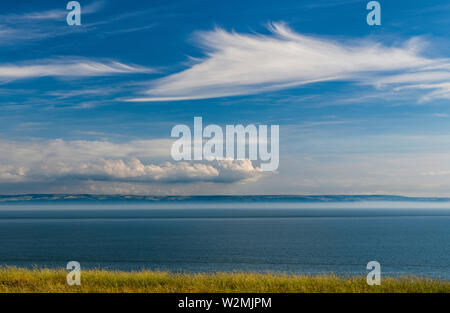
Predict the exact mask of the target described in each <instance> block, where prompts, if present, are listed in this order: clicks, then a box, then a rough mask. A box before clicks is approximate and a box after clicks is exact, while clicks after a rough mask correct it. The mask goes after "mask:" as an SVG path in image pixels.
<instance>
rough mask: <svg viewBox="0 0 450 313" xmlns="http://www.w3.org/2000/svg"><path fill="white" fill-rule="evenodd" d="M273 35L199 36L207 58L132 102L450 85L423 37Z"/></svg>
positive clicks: (280, 28) (281, 28)
mask: <svg viewBox="0 0 450 313" xmlns="http://www.w3.org/2000/svg"><path fill="white" fill-rule="evenodd" d="M270 30H271V32H272V35H260V34H239V33H236V32H227V31H225V30H222V29H219V28H216V29H215V30H213V31H210V32H202V33H199V35H198V41H199V43H200V45H201V46H202V47H203V48H204V51H205V54H206V57H205V58H202V59H199V60H195V59H193V60H192V62H193V65H191V66H190V67H189V68H188V69H186V70H184V71H182V72H179V73H175V74H171V75H169V76H166V77H163V78H161V79H159V80H156V81H154V82H153V83H152V84H151V86H150V88H149V89H147V90H146V91H145V95H144V96H142V97H138V98H133V99H128V100H127V101H136V102H147V101H176V100H188V99H206V98H217V97H227V96H237V95H248V94H256V93H261V92H266V91H274V90H281V89H287V88H291V87H294V86H300V85H306V84H312V83H316V82H325V81H350V82H356V83H362V84H371V85H373V86H377V87H380V86H391V85H393V83H394V82H395V80H396V79H399V78H401V77H399V75H410V78H409V80H405V81H404V82H402V86H405V85H407V84H409V83H410V82H411V81H412V80H414V81H415V82H416V83H417V82H418V81H419V82H422V83H424V82H427V81H429V80H430V79H433V81H440V82H442V81H449V75H450V70H449V68H450V60H449V59H445V58H441V59H431V58H427V57H424V56H422V55H421V51H422V50H423V48H424V46H425V43H424V42H423V41H421V40H419V39H418V38H412V39H411V40H408V41H406V42H405V43H404V44H402V45H400V46H386V45H383V44H380V43H375V42H371V41H368V40H352V41H340V42H338V41H335V40H331V39H326V38H320V37H315V36H307V35H302V34H299V33H296V32H294V31H293V30H291V29H290V28H288V27H287V26H286V25H284V24H282V23H274V24H271V25H270ZM389 80H392V81H389ZM396 87H398V86H396ZM430 96H431V97H433V94H430ZM435 96H438V95H435Z"/></svg>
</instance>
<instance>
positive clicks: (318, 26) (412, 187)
mask: <svg viewBox="0 0 450 313" xmlns="http://www.w3.org/2000/svg"><path fill="white" fill-rule="evenodd" d="M79 2H80V4H81V7H82V16H81V20H82V25H81V26H68V25H67V23H66V14H67V13H68V11H66V10H65V7H66V4H67V1H40V2H37V1H20V2H19V3H16V2H14V3H13V4H12V2H5V1H3V2H2V3H0V45H1V47H2V48H1V49H0V60H1V62H0V131H1V133H0V134H1V135H0V153H1V156H0V193H3V194H11V193H47V192H49V193H80V192H83V193H85V192H92V193H140V194H142V193H145V194H272V193H276V194H374V193H383V194H405V195H446V196H449V193H448V187H449V185H450V161H449V158H448V156H449V152H450V149H449V147H450V145H449V143H450V124H449V122H450V108H449V101H450V60H449V59H448V58H449V55H450V44H449V43H450V42H449V38H450V36H449V33H450V24H449V23H450V22H449V15H450V14H449V12H450V5H449V4H448V3H446V2H445V1H401V0H400V1H380V3H381V12H382V25H381V26H368V25H367V23H366V15H367V13H368V11H367V10H366V8H365V6H366V3H367V2H368V1H361V0H358V1H353V0H336V1H332V0H329V1H322V0H320V1H318V0H315V1H313V0H311V1H299V0H297V1H277V2H275V1H214V2H211V1H145V2H143V1H126V2H124V1H79ZM194 116H202V117H203V120H204V123H205V124H219V125H225V124H244V125H246V124H251V123H253V124H277V125H280V167H279V170H278V171H277V172H276V173H264V174H261V173H259V172H258V171H257V170H256V166H257V165H253V164H246V165H245V166H242V165H233V166H232V167H231V168H229V167H227V170H224V167H222V166H221V165H220V164H216V163H214V164H203V165H205V166H210V167H211V169H213V170H214V173H215V174H214V175H210V174H205V173H204V172H202V171H203V170H204V168H203V167H199V166H196V165H195V164H189V165H186V166H184V167H181V166H179V165H177V164H175V163H174V162H173V161H172V160H171V159H170V145H171V142H172V139H171V138H170V131H171V129H172V127H173V126H175V125H176V124H180V123H183V124H188V125H191V124H192V122H193V117H194ZM167 162H169V163H167ZM140 171H142V172H143V173H144V174H142V175H143V176H142V175H141V176H142V177H141V176H139V175H140V174H136V173H140ZM192 173H194V174H192ZM208 173H210V172H208ZM137 176H139V177H138V178H139V179H137V178H136V177H137ZM224 177H226V178H227V179H225V180H226V182H225V183H224V179H223V178H224Z"/></svg>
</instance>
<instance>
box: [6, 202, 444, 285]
mask: <svg viewBox="0 0 450 313" xmlns="http://www.w3.org/2000/svg"><path fill="white" fill-rule="evenodd" d="M72 260H75V261H78V262H80V263H81V266H82V268H93V267H94V268H103V269H120V270H138V269H143V268H145V269H154V270H155V269H159V270H171V271H186V272H211V271H254V272H256V271H258V272H265V271H271V272H293V273H310V274H317V273H331V272H332V273H336V274H338V275H365V274H366V273H367V270H366V265H367V263H368V262H369V261H372V260H375V261H378V262H380V263H381V269H382V274H383V275H389V276H398V275H419V276H430V277H439V278H443V279H450V204H446V203H443V204H439V203H437V204H436V203H331V204H330V203H328V204H327V203H325V204H323V203H250V204H246V203H242V204H239V203H228V204H226V203H225V204H224V203H217V204H214V203H198V204H195V203H189V204H186V203H185V204H183V203H176V204H153V203H150V204H108V205H95V204H80V205H1V206H0V265H16V266H20V267H33V266H38V267H65V265H66V264H67V262H69V261H72Z"/></svg>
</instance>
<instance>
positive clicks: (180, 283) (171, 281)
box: [0, 267, 450, 293]
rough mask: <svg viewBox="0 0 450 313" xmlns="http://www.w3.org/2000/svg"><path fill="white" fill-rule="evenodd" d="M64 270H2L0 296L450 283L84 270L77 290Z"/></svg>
mask: <svg viewBox="0 0 450 313" xmlns="http://www.w3.org/2000/svg"><path fill="white" fill-rule="evenodd" d="M67 273H68V271H66V270H63V269H61V270H51V269H40V270H38V269H34V270H26V269H20V268H15V267H3V268H0V293H5V292H14V293H22V292H27V293H35V292H39V293H49V292H287V293H293V292H333V293H334V292H352V293H353V292H402V293H405V292H407V293H422V292H445V293H450V281H439V280H432V279H425V278H414V277H405V278H382V281H381V285H380V286H369V285H367V283H366V279H365V277H352V278H342V277H337V276H334V275H319V276H308V275H287V274H269V273H267V274H256V273H216V274H205V273H200V274H180V273H171V272H158V271H138V272H119V271H103V270H86V271H82V273H81V286H69V285H67V283H66V275H67Z"/></svg>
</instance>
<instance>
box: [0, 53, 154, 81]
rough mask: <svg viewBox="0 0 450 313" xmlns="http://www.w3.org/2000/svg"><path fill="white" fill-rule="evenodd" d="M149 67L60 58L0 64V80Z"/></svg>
mask: <svg viewBox="0 0 450 313" xmlns="http://www.w3.org/2000/svg"><path fill="white" fill-rule="evenodd" d="M150 72H152V70H151V69H149V68H145V67H140V66H134V65H127V64H124V63H121V62H117V61H106V62H101V61H94V60H89V59H80V58H60V59H54V60H52V59H48V60H36V61H32V62H22V63H20V64H0V80H2V81H13V80H19V79H27V78H37V77H46V76H52V77H89V76H106V75H115V74H131V73H150Z"/></svg>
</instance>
